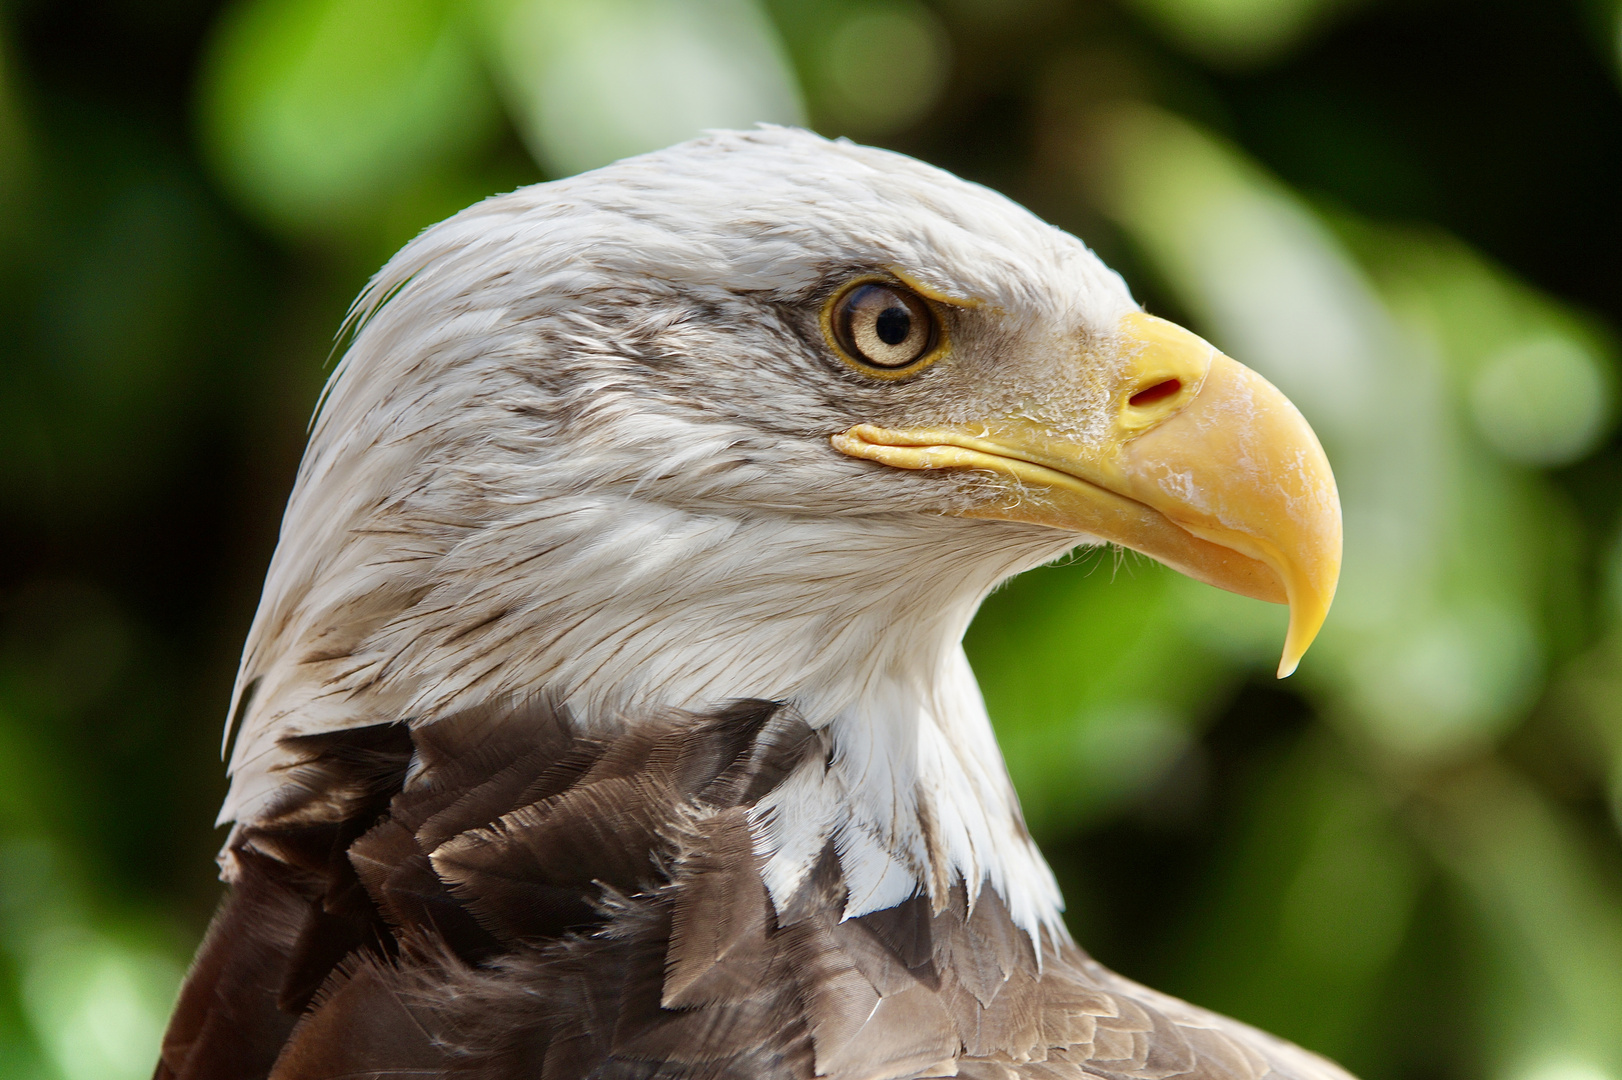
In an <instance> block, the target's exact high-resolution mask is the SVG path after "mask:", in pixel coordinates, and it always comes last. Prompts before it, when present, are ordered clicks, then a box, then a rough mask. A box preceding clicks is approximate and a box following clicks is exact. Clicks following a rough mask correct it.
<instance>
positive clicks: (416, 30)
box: [202, 0, 498, 231]
mask: <svg viewBox="0 0 1622 1080" xmlns="http://www.w3.org/2000/svg"><path fill="white" fill-rule="evenodd" d="M202 94H203V100H202V110H203V134H204V138H205V140H206V142H207V144H208V149H209V151H210V152H211V154H212V155H213V158H214V160H215V162H216V165H217V167H218V168H219V170H220V171H221V172H222V173H223V174H224V176H225V178H226V180H227V181H228V182H229V184H230V186H231V187H232V189H233V190H234V191H235V192H236V194H237V195H238V196H239V197H240V198H241V199H242V200H243V201H244V202H245V203H246V204H247V205H248V206H249V207H250V208H251V209H253V210H254V211H256V212H258V213H259V214H261V215H262V216H263V217H265V218H266V219H267V220H269V221H270V222H271V223H273V224H275V225H277V226H279V227H283V228H287V229H291V230H295V231H297V230H308V229H318V228H323V227H330V226H334V225H343V224H346V223H348V222H351V221H353V220H356V219H361V218H365V217H367V216H369V214H370V213H371V211H372V209H373V207H374V206H375V205H376V200H377V199H378V198H379V197H380V196H384V195H387V194H389V193H391V192H394V191H396V190H398V189H400V188H401V187H403V186H405V185H408V184H409V183H410V182H411V181H413V180H415V179H416V178H418V177H419V176H421V175H422V174H423V173H424V172H425V171H428V170H430V169H432V168H434V167H436V166H440V165H442V164H443V163H444V162H446V161H447V160H449V159H454V158H456V157H458V156H464V155H467V154H469V153H470V152H472V151H474V150H476V149H478V148H479V147H480V146H481V145H482V144H483V143H484V142H485V140H486V139H487V137H488V136H489V135H490V134H491V132H492V131H494V130H495V124H496V121H497V119H498V114H497V111H496V107H495V100H494V97H493V95H492V94H491V92H490V90H489V87H488V86H487V84H486V82H485V80H484V77H483V75H482V73H481V71H480V70H479V63H478V57H477V54H476V52H475V51H474V49H473V45H472V42H471V40H470V37H469V34H468V32H467V27H466V25H465V22H464V20H463V18H462V15H461V6H460V5H459V4H457V3H454V2H452V0H249V2H248V3H245V4H242V5H241V6H239V7H237V8H235V9H233V10H232V11H231V12H230V13H229V14H228V15H227V16H226V18H225V19H224V20H223V21H222V22H221V24H220V25H219V26H218V27H217V28H216V33H215V35H214V38H213V41H212V42H211V45H210V50H209V56H208V57H207V60H206V69H205V75H204V80H203V88H202Z"/></svg>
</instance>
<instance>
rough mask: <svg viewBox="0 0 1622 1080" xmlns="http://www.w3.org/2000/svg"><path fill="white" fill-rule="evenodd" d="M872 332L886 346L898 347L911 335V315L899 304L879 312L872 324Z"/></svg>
mask: <svg viewBox="0 0 1622 1080" xmlns="http://www.w3.org/2000/svg"><path fill="white" fill-rule="evenodd" d="M873 332H874V333H875V334H877V335H878V337H879V340H880V341H882V342H884V343H885V344H886V345H899V344H901V343H902V342H903V341H906V340H907V335H908V334H910V333H912V315H911V313H910V312H908V311H907V309H906V308H904V307H902V306H900V305H899V304H897V305H895V306H893V307H887V308H885V309H884V310H883V311H881V312H879V317H878V318H877V319H876V320H875V321H874V323H873Z"/></svg>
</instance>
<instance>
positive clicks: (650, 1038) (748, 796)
mask: <svg viewBox="0 0 1622 1080" xmlns="http://www.w3.org/2000/svg"><path fill="white" fill-rule="evenodd" d="M285 742H286V743H287V746H286V749H287V750H288V751H289V754H290V759H291V760H294V761H296V762H297V764H295V765H294V766H292V767H291V768H290V769H289V771H288V773H287V779H288V783H287V785H286V786H285V792H286V794H284V795H283V797H282V798H281V800H280V801H279V802H278V803H277V804H276V806H275V807H274V808H273V809H272V810H271V812H269V813H268V814H266V815H265V816H264V817H262V818H260V819H258V820H257V821H256V822H255V823H254V824H253V825H251V826H249V827H245V828H242V829H239V831H238V833H237V835H236V836H235V838H234V839H233V842H232V845H231V849H230V856H231V860H232V861H231V865H232V868H233V881H232V885H231V890H230V893H229V894H228V896H227V898H226V900H225V901H224V903H223V904H222V907H221V910H220V912H219V914H218V915H217V916H216V918H215V921H214V924H213V926H212V927H211V929H210V931H209V934H208V937H207V939H206V940H205V943H204V945H203V947H202V949H201V950H200V951H199V954H198V958H197V960H196V962H195V963H194V966H193V968H192V971H191V973H190V974H189V976H188V978H187V981H186V985H185V987H184V988H183V990H182V994H181V1000H180V1002H179V1004H178V1006H177V1008H176V1011H175V1014H174V1018H173V1019H172V1021H171V1024H170V1028H169V1031H168V1033H167V1035H166V1037H165V1040H164V1044H163V1051H162V1060H161V1061H160V1063H159V1066H158V1070H157V1078H158V1080H216V1078H224V1077H231V1078H233V1080H237V1078H247V1077H269V1078H272V1080H336V1078H338V1077H357V1076H385V1075H387V1076H415V1077H423V1078H427V1077H442V1076H444V1077H449V1076H458V1077H469V1078H481V1080H482V1078H489V1080H495V1078H513V1080H517V1078H519V1077H524V1078H540V1080H579V1078H585V1077H594V1078H595V1077H601V1078H605V1080H606V1078H621V1077H624V1078H633V1077H634V1078H650V1080H651V1078H655V1077H658V1078H668V1080H678V1078H682V1080H685V1078H697V1077H706V1078H716V1080H721V1078H731V1077H738V1078H743V1077H748V1078H751V1080H778V1078H781V1080H808V1078H811V1077H832V1078H836V1080H900V1078H904V1077H927V1076H952V1075H957V1076H964V1077H977V1078H982V1077H983V1078H986V1080H1024V1078H1036V1077H1043V1078H1053V1080H1062V1078H1069V1077H1077V1078H1079V1077H1093V1078H1106V1080H1171V1078H1184V1077H1186V1078H1188V1080H1269V1078H1274V1077H1276V1078H1278V1080H1347V1078H1346V1076H1345V1074H1344V1073H1342V1072H1341V1071H1340V1070H1338V1069H1337V1068H1335V1067H1334V1066H1332V1065H1330V1064H1329V1063H1327V1062H1324V1061H1322V1060H1321V1059H1319V1058H1316V1057H1314V1056H1312V1055H1310V1054H1307V1053H1306V1052H1304V1051H1301V1050H1299V1049H1297V1048H1295V1047H1293V1046H1290V1045H1289V1044H1287V1043H1283V1042H1282V1041H1280V1040H1276V1039H1273V1038H1271V1037H1270V1036H1266V1035H1263V1034H1262V1033H1260V1032H1257V1031H1255V1030H1253V1029H1251V1028H1248V1027H1246V1026H1244V1025H1242V1024H1239V1023H1237V1022H1235V1021H1232V1020H1228V1019H1226V1018H1223V1017H1218V1016H1216V1015H1214V1014H1211V1013H1207V1012H1204V1011H1202V1010H1198V1009H1195V1008H1193V1007H1192V1006H1189V1005H1186V1004H1184V1003H1183V1002H1180V1001H1177V1000H1176V999H1174V998H1170V997H1167V996H1165V995H1161V994H1157V993H1155V992H1154V991H1151V990H1148V989H1146V988H1144V987H1141V986H1138V985H1137V984H1135V983H1132V982H1130V981H1129V980H1126V979H1124V978H1122V977H1120V976H1118V975H1115V974H1114V973H1112V972H1110V971H1108V970H1107V969H1105V968H1103V967H1102V966H1100V965H1098V964H1097V963H1096V962H1094V961H1093V960H1091V959H1090V958H1089V957H1087V956H1086V955H1085V954H1084V953H1082V952H1081V951H1080V950H1079V949H1077V948H1076V947H1075V946H1074V945H1073V944H1071V943H1069V942H1052V941H1048V942H1047V943H1046V945H1045V948H1044V955H1043V956H1042V957H1041V959H1040V962H1039V960H1038V957H1037V954H1036V950H1035V946H1034V945H1033V944H1032V941H1031V938H1030V937H1029V935H1027V934H1026V933H1024V932H1023V931H1022V930H1020V929H1019V928H1018V927H1017V926H1016V925H1015V923H1014V921H1013V919H1012V918H1010V916H1009V914H1008V910H1007V908H1006V906H1005V905H1004V903H1003V901H1002V899H1001V898H1000V897H999V896H998V895H997V893H996V891H995V890H994V889H992V888H989V887H983V888H980V889H978V890H976V894H974V895H971V892H970V890H969V889H967V888H966V887H965V886H964V884H963V883H962V882H959V883H958V884H957V885H956V886H955V887H954V888H953V889H952V890H951V891H950V893H949V895H947V896H946V897H945V898H944V902H940V903H938V904H932V903H931V902H930V901H929V900H928V899H926V898H924V897H922V896H918V897H914V898H913V899H911V900H908V901H906V902H905V903H902V904H900V905H898V906H895V907H892V908H889V909H886V910H883V911H878V912H873V913H870V914H867V915H863V916H860V917H857V918H850V919H844V918H842V914H843V911H844V909H845V900H846V897H847V890H846V886H845V883H844V881H843V879H842V876H841V871H840V861H839V858H838V852H837V850H836V845H837V840H835V841H831V842H830V843H829V844H828V845H827V847H826V848H825V850H824V851H823V853H822V856H821V858H820V859H819V860H818V861H817V863H816V865H815V868H814V869H813V870H812V872H811V873H810V874H809V875H808V876H807V878H806V880H805V882H804V884H803V885H802V886H801V887H800V889H799V890H798V891H797V892H796V893H795V894H794V896H793V897H791V898H790V900H789V901H788V902H787V903H784V904H776V905H774V904H773V902H772V900H771V897H770V896H769V894H768V892H767V889H766V887H765V884H764V882H763V880H762V877H761V865H760V858H759V856H758V854H757V851H756V844H755V840H754V828H753V821H752V814H753V813H754V812H755V810H756V808H757V806H758V805H759V804H760V802H761V800H762V798H763V797H764V796H766V795H767V794H768V793H769V792H771V791H772V790H774V789H775V788H776V787H777V785H779V784H780V783H782V782H783V780H784V779H785V778H786V777H788V776H789V775H790V773H792V772H793V771H794V770H796V769H798V768H801V767H825V762H826V757H827V752H828V748H827V746H826V745H825V740H824V738H823V737H822V735H821V733H819V732H817V731H814V730H813V729H812V728H811V727H809V726H808V725H807V724H806V723H805V722H804V721H803V720H802V719H800V718H799V716H798V715H797V714H796V713H795V712H794V711H793V710H792V709H789V708H787V707H784V706H781V705H779V704H776V703H773V702H764V701H742V702H738V703H736V704H735V705H733V706H731V707H729V708H727V709H724V710H720V711H717V712H714V713H711V714H707V715H693V714H688V713H679V712H670V713H668V714H664V715H658V716H650V717H639V718H636V722H634V723H629V724H627V725H625V727H624V729H623V730H621V731H620V732H619V733H617V734H610V735H603V734H594V735H591V736H588V735H585V734H582V733H581V732H580V730H579V729H578V728H577V727H576V725H575V724H574V723H573V722H572V721H571V720H570V718H569V716H568V715H567V713H566V712H565V711H564V710H563V709H561V708H559V707H556V706H554V705H552V704H551V703H549V702H546V701H545V700H537V701H535V702H532V703H530V704H527V705H523V706H513V707H505V708H489V707H486V708H481V709H477V710H472V711H469V712H466V713H463V714H460V715H457V716H454V717H450V718H447V719H445V720H442V721H439V722H436V723H434V724H431V725H426V726H422V727H417V728H412V727H411V726H409V725H407V724H401V723H388V724H378V725H373V726H371V727H364V728H357V729H351V730H347V731H343V732H337V733H330V734H322V735H315V736H304V737H300V738H291V739H288V740H285Z"/></svg>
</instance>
